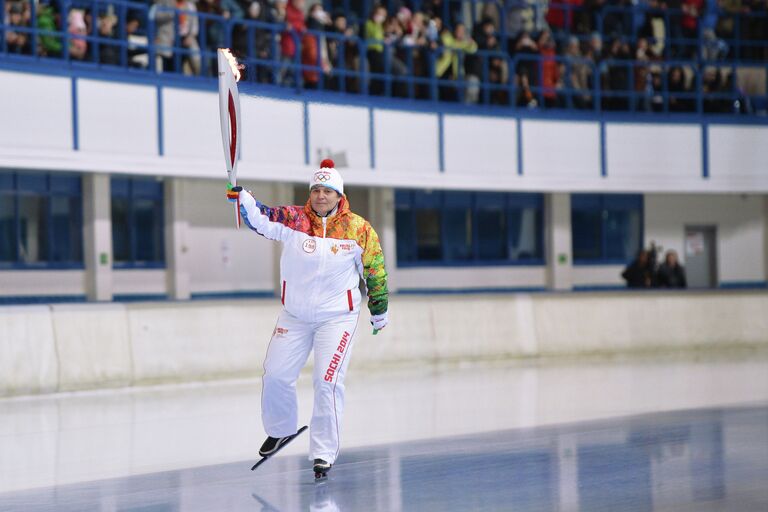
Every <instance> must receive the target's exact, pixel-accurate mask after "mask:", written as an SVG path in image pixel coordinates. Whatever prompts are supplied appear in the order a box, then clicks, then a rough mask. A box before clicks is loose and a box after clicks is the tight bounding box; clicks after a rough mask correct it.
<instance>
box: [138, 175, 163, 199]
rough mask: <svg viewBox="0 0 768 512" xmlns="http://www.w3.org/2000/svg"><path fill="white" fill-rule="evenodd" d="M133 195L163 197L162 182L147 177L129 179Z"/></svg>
mask: <svg viewBox="0 0 768 512" xmlns="http://www.w3.org/2000/svg"><path fill="white" fill-rule="evenodd" d="M131 185H132V187H133V197H137V198H138V197H141V198H145V199H160V198H162V197H163V182H162V181H157V180H148V179H134V180H131Z"/></svg>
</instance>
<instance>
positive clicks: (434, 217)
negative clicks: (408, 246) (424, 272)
mask: <svg viewBox="0 0 768 512" xmlns="http://www.w3.org/2000/svg"><path fill="white" fill-rule="evenodd" d="M442 257H443V251H442V240H441V237H440V210H438V209H437V208H430V209H419V210H416V258H417V259H418V261H437V260H441V259H442Z"/></svg>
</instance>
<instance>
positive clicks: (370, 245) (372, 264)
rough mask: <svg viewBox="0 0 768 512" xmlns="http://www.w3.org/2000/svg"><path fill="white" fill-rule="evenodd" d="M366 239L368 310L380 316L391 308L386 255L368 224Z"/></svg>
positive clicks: (365, 278) (364, 262)
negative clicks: (385, 266)
mask: <svg viewBox="0 0 768 512" xmlns="http://www.w3.org/2000/svg"><path fill="white" fill-rule="evenodd" d="M365 227H366V229H365V232H366V237H365V244H364V246H363V255H362V260H363V279H364V280H365V285H366V287H367V289H368V310H369V311H370V312H371V315H380V314H382V313H385V312H386V311H387V307H388V306H389V290H388V289H387V269H386V268H384V253H383V252H382V251H381V244H380V243H379V235H377V234H376V231H374V230H373V228H372V227H371V225H370V224H368V223H367V222H366V226H365Z"/></svg>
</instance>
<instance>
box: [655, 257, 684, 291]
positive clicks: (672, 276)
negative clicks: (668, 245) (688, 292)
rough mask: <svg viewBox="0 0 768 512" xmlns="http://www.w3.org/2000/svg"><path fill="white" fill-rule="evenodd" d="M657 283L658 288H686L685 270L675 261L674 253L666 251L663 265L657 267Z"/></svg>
mask: <svg viewBox="0 0 768 512" xmlns="http://www.w3.org/2000/svg"><path fill="white" fill-rule="evenodd" d="M657 281H658V285H659V287H660V288H686V287H687V286H688V282H687V281H686V279H685V269H684V268H683V266H682V265H681V264H680V262H679V261H678V260H677V253H676V252H675V251H667V254H666V256H665V257H664V263H662V264H661V265H660V266H659V272H658V275H657Z"/></svg>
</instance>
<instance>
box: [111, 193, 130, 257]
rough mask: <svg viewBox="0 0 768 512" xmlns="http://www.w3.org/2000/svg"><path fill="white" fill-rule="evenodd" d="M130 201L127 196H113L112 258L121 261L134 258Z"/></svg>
mask: <svg viewBox="0 0 768 512" xmlns="http://www.w3.org/2000/svg"><path fill="white" fill-rule="evenodd" d="M129 201H130V200H129V199H128V198H127V197H114V196H113V197H112V258H113V259H114V261H115V262H120V263H125V262H129V261H131V260H132V257H131V231H130V227H129V220H128V215H129V212H130V210H129Z"/></svg>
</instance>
